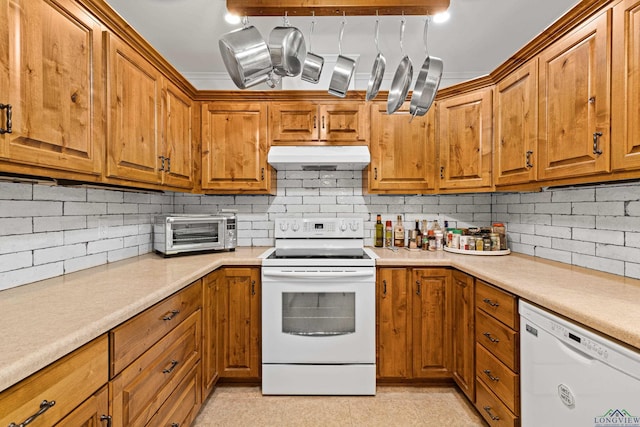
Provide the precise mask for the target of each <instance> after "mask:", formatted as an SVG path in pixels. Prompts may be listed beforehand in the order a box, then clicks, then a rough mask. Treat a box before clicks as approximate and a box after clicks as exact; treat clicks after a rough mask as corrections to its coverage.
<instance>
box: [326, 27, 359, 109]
mask: <svg viewBox="0 0 640 427" xmlns="http://www.w3.org/2000/svg"><path fill="white" fill-rule="evenodd" d="M346 23H347V21H346V19H345V18H343V19H342V27H341V28H340V36H339V38H338V60H337V61H336V66H335V67H334V68H333V74H332V75H331V82H329V93H330V94H331V95H335V96H339V97H340V98H344V97H345V96H347V90H349V83H350V82H351V77H353V72H354V71H355V69H356V61H354V60H353V59H351V58H349V57H347V56H343V55H342V36H343V35H344V26H345V24H346Z"/></svg>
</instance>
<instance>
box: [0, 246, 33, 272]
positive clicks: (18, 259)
mask: <svg viewBox="0 0 640 427" xmlns="http://www.w3.org/2000/svg"><path fill="white" fill-rule="evenodd" d="M32 264H33V256H32V252H31V251H24V252H14V253H10V254H5V255H0V272H5V271H11V270H17V269H19V268H24V267H31V265H32Z"/></svg>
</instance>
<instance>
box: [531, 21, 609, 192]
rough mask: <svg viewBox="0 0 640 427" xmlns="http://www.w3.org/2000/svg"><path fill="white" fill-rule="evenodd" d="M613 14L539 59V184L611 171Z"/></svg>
mask: <svg viewBox="0 0 640 427" xmlns="http://www.w3.org/2000/svg"><path fill="white" fill-rule="evenodd" d="M610 16H611V15H610V10H606V11H605V12H604V13H601V14H600V15H598V16H597V17H596V18H594V19H592V20H590V21H588V22H586V23H584V24H583V25H581V26H580V27H578V28H576V29H574V30H572V31H571V32H569V33H567V34H566V35H565V36H563V37H562V38H560V39H559V40H558V41H556V42H555V43H553V44H552V45H551V46H549V47H548V48H547V49H545V50H544V51H542V53H541V54H540V56H539V61H540V64H539V95H538V100H539V105H540V110H539V112H540V120H539V130H538V132H539V145H538V178H539V179H541V180H548V179H554V178H569V177H576V176H581V175H590V174H594V173H598V172H607V171H608V170H609V159H610V155H611V150H610V135H609V134H610V129H609V124H610V123H609V116H610V111H609V110H610V76H611V73H610V68H609V65H610V59H611V57H610V46H611V37H610V21H611V19H610Z"/></svg>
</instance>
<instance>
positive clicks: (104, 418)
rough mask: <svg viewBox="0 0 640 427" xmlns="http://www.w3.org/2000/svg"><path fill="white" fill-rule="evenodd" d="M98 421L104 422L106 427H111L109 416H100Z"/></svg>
mask: <svg viewBox="0 0 640 427" xmlns="http://www.w3.org/2000/svg"><path fill="white" fill-rule="evenodd" d="M100 421H106V422H107V427H111V415H100Z"/></svg>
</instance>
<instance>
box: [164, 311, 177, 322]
mask: <svg viewBox="0 0 640 427" xmlns="http://www.w3.org/2000/svg"><path fill="white" fill-rule="evenodd" d="M178 314H180V310H171V311H170V312H169V313H167V314H165V316H164V317H163V318H162V320H172V319H173V318H174V317H176V315H178Z"/></svg>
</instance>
